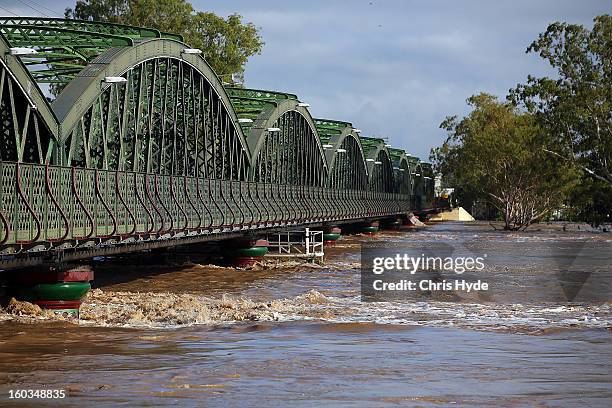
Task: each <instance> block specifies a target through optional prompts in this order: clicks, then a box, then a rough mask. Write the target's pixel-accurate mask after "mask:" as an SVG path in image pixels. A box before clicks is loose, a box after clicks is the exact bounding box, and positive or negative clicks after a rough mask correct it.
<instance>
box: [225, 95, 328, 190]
mask: <svg viewBox="0 0 612 408" xmlns="http://www.w3.org/2000/svg"><path fill="white" fill-rule="evenodd" d="M228 92H229V93H230V95H231V97H232V102H233V103H234V107H235V109H236V111H237V112H238V115H239V116H240V117H241V118H243V120H244V119H247V120H249V119H250V120H251V121H252V122H251V123H248V122H247V123H246V124H245V126H244V129H245V133H247V134H248V136H247V143H248V146H249V151H250V152H251V166H250V169H249V176H248V179H249V180H251V181H259V182H265V183H280V184H291V185H302V186H313V187H322V186H323V184H324V182H325V178H326V175H327V170H328V166H327V163H326V161H325V156H324V151H323V147H322V145H321V142H320V140H319V137H318V134H317V129H316V126H315V122H314V120H313V119H312V116H311V115H310V112H309V111H308V109H307V106H304V105H305V104H303V103H300V102H299V100H298V99H297V96H295V95H293V94H286V93H281V92H272V91H262V90H254V89H239V88H232V89H228Z"/></svg>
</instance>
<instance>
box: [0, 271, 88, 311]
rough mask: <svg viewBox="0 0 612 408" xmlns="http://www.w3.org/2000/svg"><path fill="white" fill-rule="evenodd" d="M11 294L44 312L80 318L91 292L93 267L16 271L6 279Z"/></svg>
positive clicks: (10, 273)
mask: <svg viewBox="0 0 612 408" xmlns="http://www.w3.org/2000/svg"><path fill="white" fill-rule="evenodd" d="M7 279H8V285H9V294H10V295H11V296H13V297H15V299H17V300H21V301H27V302H30V303H34V304H36V305H38V306H40V307H41V308H43V309H48V310H52V311H53V312H55V313H58V314H63V315H66V316H74V317H78V316H79V309H80V307H81V303H82V301H83V299H84V298H85V296H86V295H87V292H89V290H90V289H91V284H90V282H91V281H92V280H93V279H94V273H93V270H92V269H91V267H90V266H88V265H79V266H70V267H56V266H41V267H37V269H29V270H23V269H22V270H14V271H11V272H9V273H8V276H7Z"/></svg>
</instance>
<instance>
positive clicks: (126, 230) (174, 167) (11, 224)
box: [0, 17, 434, 269]
mask: <svg viewBox="0 0 612 408" xmlns="http://www.w3.org/2000/svg"><path fill="white" fill-rule="evenodd" d="M0 34H1V35H0V54H1V57H0V94H1V102H0V103H1V105H0V115H1V117H0V269H9V268H14V267H18V266H24V265H32V264H37V263H41V262H43V261H45V259H46V260H48V259H49V258H50V257H52V258H53V259H60V258H61V259H66V260H70V259H79V258H85V257H91V256H95V255H104V254H111V253H116V252H120V251H132V250H138V249H142V248H147V247H148V248H155V247H163V246H171V245H178V244H183V243H189V242H198V241H204V240H209V239H222V238H224V237H228V236H233V235H236V234H244V233H245V231H252V230H261V229H270V228H279V227H283V226H288V225H307V224H311V225H322V224H324V223H331V222H334V223H343V222H358V221H360V220H361V221H365V220H373V219H380V218H384V217H397V216H400V215H406V214H407V213H409V212H411V211H413V212H414V211H427V210H431V209H432V207H433V206H434V204H433V198H432V197H433V174H432V169H431V166H430V165H429V164H428V163H423V162H421V161H419V160H418V159H417V158H415V157H412V156H410V155H408V154H406V153H405V152H404V151H403V150H400V149H393V148H391V147H390V146H389V145H388V144H386V142H385V141H384V140H382V139H377V138H368V137H363V136H361V135H360V132H359V130H358V129H356V128H354V127H353V125H352V124H351V123H349V122H343V121H338V120H328V119H315V118H313V117H312V116H311V115H310V113H309V111H308V104H306V103H303V102H301V101H300V100H299V99H298V97H297V96H296V95H293V94H290V93H285V92H275V91H263V90H254V89H243V88H238V87H229V86H224V85H225V84H223V83H222V82H221V81H220V79H219V77H218V76H217V75H216V74H215V73H214V72H213V71H212V70H211V68H210V66H209V65H208V64H207V63H206V60H205V58H204V56H203V55H201V54H200V53H198V50H194V49H191V48H189V47H188V46H187V45H186V44H184V43H183V41H182V38H181V37H180V36H178V35H174V34H169V33H164V32H159V31H157V30H154V29H148V28H140V27H131V26H125V25H118V24H110V23H99V22H89V21H87V22H86V21H76V20H64V19H53V18H33V17H4V18H0ZM43 90H44V92H43ZM49 90H50V91H52V92H54V93H55V94H56V95H57V97H56V98H55V99H54V100H52V101H51V98H48V97H46V96H45V95H50V94H51V93H50V92H49Z"/></svg>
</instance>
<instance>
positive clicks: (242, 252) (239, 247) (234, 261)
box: [225, 238, 270, 268]
mask: <svg viewBox="0 0 612 408" xmlns="http://www.w3.org/2000/svg"><path fill="white" fill-rule="evenodd" d="M269 245H270V243H269V242H268V241H267V240H265V239H249V238H247V239H240V240H236V241H233V242H231V243H230V245H229V249H228V250H227V251H226V254H225V256H226V259H227V260H228V261H229V263H230V264H231V265H232V266H235V267H237V268H246V267H249V266H253V265H254V264H255V263H257V262H261V261H263V257H264V255H265V254H267V253H268V246H269Z"/></svg>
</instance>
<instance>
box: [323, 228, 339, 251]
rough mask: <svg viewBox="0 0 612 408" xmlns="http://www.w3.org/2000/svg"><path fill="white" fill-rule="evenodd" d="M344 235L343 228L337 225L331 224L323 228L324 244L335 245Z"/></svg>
mask: <svg viewBox="0 0 612 408" xmlns="http://www.w3.org/2000/svg"><path fill="white" fill-rule="evenodd" d="M341 236H342V229H341V228H340V227H338V226H337V225H329V226H327V227H325V228H323V245H324V246H334V245H336V241H338V240H339V239H340V237H341Z"/></svg>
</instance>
